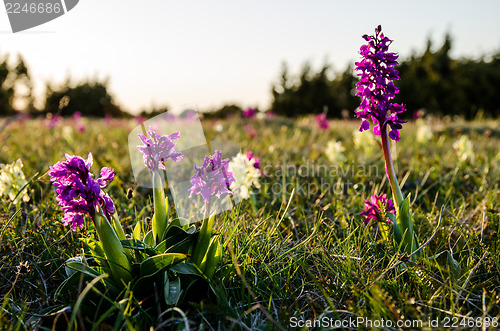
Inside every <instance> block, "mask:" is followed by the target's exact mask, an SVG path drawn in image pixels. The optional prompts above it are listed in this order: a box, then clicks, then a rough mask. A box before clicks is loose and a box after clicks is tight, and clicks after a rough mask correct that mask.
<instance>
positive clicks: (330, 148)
mask: <svg viewBox="0 0 500 331" xmlns="http://www.w3.org/2000/svg"><path fill="white" fill-rule="evenodd" d="M344 151H345V148H344V146H342V143H341V142H340V141H335V140H331V141H329V142H328V144H327V145H326V150H325V154H326V157H327V158H328V160H329V161H330V162H332V163H341V162H344V161H345V160H346V158H345V156H344V154H343V153H344Z"/></svg>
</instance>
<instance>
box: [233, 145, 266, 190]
mask: <svg viewBox="0 0 500 331" xmlns="http://www.w3.org/2000/svg"><path fill="white" fill-rule="evenodd" d="M228 170H229V171H231V172H232V173H233V177H234V182H233V183H232V184H231V186H229V188H230V189H231V191H232V192H233V193H235V194H237V195H239V196H240V197H241V198H242V199H248V198H250V189H251V187H252V186H254V187H256V188H260V183H259V178H260V176H261V172H260V170H259V169H257V168H255V159H248V157H247V155H246V154H243V153H238V154H237V155H236V156H235V157H234V158H233V159H232V160H231V161H230V162H229V166H228Z"/></svg>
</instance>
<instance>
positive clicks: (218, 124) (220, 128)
mask: <svg viewBox="0 0 500 331" xmlns="http://www.w3.org/2000/svg"><path fill="white" fill-rule="evenodd" d="M223 130H224V127H223V126H222V124H220V123H217V124H215V131H217V132H222V131H223Z"/></svg>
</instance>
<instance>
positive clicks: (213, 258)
mask: <svg viewBox="0 0 500 331" xmlns="http://www.w3.org/2000/svg"><path fill="white" fill-rule="evenodd" d="M221 258H222V247H221V245H220V243H219V240H218V239H217V237H214V238H212V243H211V244H210V247H209V249H208V253H207V256H206V260H205V261H206V262H205V263H206V264H205V269H204V272H205V275H207V277H208V278H212V277H213V275H214V274H215V270H217V267H218V266H219V264H220V261H221Z"/></svg>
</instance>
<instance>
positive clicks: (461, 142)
mask: <svg viewBox="0 0 500 331" xmlns="http://www.w3.org/2000/svg"><path fill="white" fill-rule="evenodd" d="M453 148H454V149H455V151H456V152H457V155H458V156H459V157H460V161H466V160H467V159H469V160H470V161H471V162H474V146H473V145H472V141H470V139H469V137H467V136H465V135H464V136H461V137H460V139H458V140H457V141H455V142H454V143H453Z"/></svg>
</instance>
